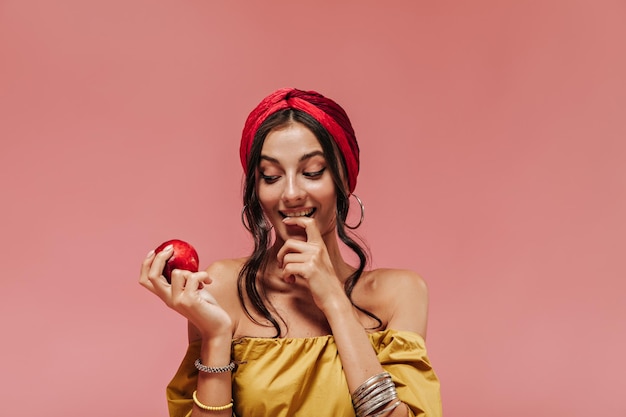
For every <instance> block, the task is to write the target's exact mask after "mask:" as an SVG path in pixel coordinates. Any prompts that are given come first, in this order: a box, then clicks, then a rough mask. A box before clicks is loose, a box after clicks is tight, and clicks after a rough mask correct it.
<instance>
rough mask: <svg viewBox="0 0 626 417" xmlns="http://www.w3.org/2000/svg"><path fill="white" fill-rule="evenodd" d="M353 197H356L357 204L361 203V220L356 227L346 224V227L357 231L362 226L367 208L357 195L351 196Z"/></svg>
mask: <svg viewBox="0 0 626 417" xmlns="http://www.w3.org/2000/svg"><path fill="white" fill-rule="evenodd" d="M350 195H352V196H354V198H355V199H356V201H357V203H359V207H360V208H361V218H360V219H359V222H358V223H357V224H356V225H355V226H349V225H347V224H346V227H347V228H348V229H350V230H355V229H358V228H359V226H360V225H361V223H363V219H365V206H363V202H362V201H361V199H360V198H359V197H358V196H357V195H356V194H354V193H353V194H350Z"/></svg>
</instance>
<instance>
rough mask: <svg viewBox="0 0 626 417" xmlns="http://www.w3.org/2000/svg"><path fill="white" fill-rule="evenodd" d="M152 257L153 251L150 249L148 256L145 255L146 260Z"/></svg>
mask: <svg viewBox="0 0 626 417" xmlns="http://www.w3.org/2000/svg"><path fill="white" fill-rule="evenodd" d="M152 255H154V249H152V250H151V251H150V252H148V254H147V255H146V258H149V257H151V256H152Z"/></svg>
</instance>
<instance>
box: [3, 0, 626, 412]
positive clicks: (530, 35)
mask: <svg viewBox="0 0 626 417" xmlns="http://www.w3.org/2000/svg"><path fill="white" fill-rule="evenodd" d="M251 3H253V2H248V3H246V4H245V6H244V5H242V2H211V1H164V0H160V1H155V0H123V1H122V0H109V1H82V0H80V1H79V0H60V1H55V2H50V1H37V0H4V1H2V2H0V140H1V141H2V142H1V143H2V148H1V150H0V187H1V198H2V204H1V205H0V219H1V220H0V222H1V227H0V236H1V237H2V238H1V239H0V256H1V259H2V265H3V271H2V272H3V274H2V278H1V280H0V294H1V297H2V302H1V303H0V328H1V329H2V334H3V335H2V344H1V347H0V349H1V352H2V355H0V384H1V385H0V404H1V406H0V408H1V409H2V414H3V415H50V416H56V415H67V416H75V415H76V416H78V415H90V416H112V415H116V416H130V415H137V416H144V415H145V416H164V415H165V414H166V411H165V403H164V395H163V394H164V386H165V384H166V383H167V381H168V379H169V377H170V376H171V375H172V374H173V372H174V371H175V369H176V367H177V365H178V361H179V359H180V357H181V355H182V353H183V351H184V349H185V326H184V321H183V320H182V319H181V318H179V317H177V316H175V315H174V314H173V313H170V312H169V311H168V310H167V309H166V308H165V307H164V306H163V305H162V304H161V303H160V301H159V300H157V299H156V298H155V297H153V296H151V295H150V294H149V293H148V292H147V291H145V290H143V289H142V288H141V287H140V286H139V285H138V284H137V282H136V280H137V271H138V268H139V263H140V261H141V259H142V257H143V256H144V255H145V253H146V252H147V251H148V250H149V249H151V248H152V247H154V246H156V244H158V243H160V242H161V241H162V240H165V239H167V238H171V237H181V238H184V239H187V240H189V241H191V242H193V243H194V244H195V245H196V246H197V248H198V250H199V252H200V254H201V262H202V263H203V264H204V265H206V264H208V263H209V262H210V261H211V260H213V259H217V258H222V257H230V256H238V255H242V254H245V253H246V252H247V249H248V246H249V244H248V241H247V239H246V236H245V234H244V232H243V229H242V227H241V226H240V223H239V210H240V202H239V192H240V180H241V172H240V167H239V162H238V155H237V148H238V136H239V133H240V131H241V127H242V125H243V121H244V118H245V116H246V115H247V112H248V111H249V110H250V109H251V108H252V107H253V106H254V105H255V104H256V102H257V101H258V100H259V99H260V98H261V97H262V96H263V95H265V94H266V93H269V92H270V91H272V90H273V89H275V88H278V87H283V86H296V87H300V88H311V89H317V90H319V91H321V92H323V93H325V94H327V95H328V96H330V97H333V98H335V99H337V100H338V101H339V102H340V103H342V104H343V105H344V106H345V107H346V108H347V109H348V112H349V114H350V115H351V116H352V118H353V122H354V124H355V126H356V129H357V133H358V135H359V137H360V141H361V148H362V158H363V159H362V161H363V162H362V174H361V176H360V183H359V185H358V187H357V194H359V195H360V197H361V198H362V199H363V200H364V202H365V203H366V205H367V219H366V225H365V227H364V228H363V230H362V232H363V235H364V236H365V238H366V239H367V241H368V242H369V244H370V246H371V248H372V251H373V253H374V265H375V266H397V267H406V268H411V269H414V270H416V271H418V272H420V273H421V274H422V275H423V276H424V277H425V278H426V279H427V281H428V282H429V284H430V289H431V320H430V330H429V339H428V344H429V349H430V354H431V358H432V360H433V362H434V364H435V366H436V368H437V370H438V373H439V375H440V377H441V380H442V387H443V399H444V409H445V414H446V416H450V417H454V416H481V417H488V416H494V417H495V416H508V417H517V416H519V417H526V416H528V415H533V416H558V415H568V416H588V415H594V416H603V417H607V416H624V415H626V400H625V399H624V394H623V386H624V383H623V373H624V370H625V369H626V360H625V359H624V357H625V356H624V352H625V351H626V334H625V331H624V329H625V326H624V319H625V318H626V303H624V301H623V294H624V293H625V291H626V284H625V282H626V280H625V279H624V278H626V274H625V273H626V266H625V262H624V256H623V253H624V249H625V247H626V245H625V243H626V242H625V240H626V238H625V236H626V221H625V220H624V213H625V212H626V193H625V191H626V168H625V162H626V143H625V138H626V121H625V119H626V117H625V114H624V113H625V110H626V76H625V75H624V74H626V56H625V55H626V52H625V51H626V4H625V3H624V2H623V1H617V0H615V1H569V0H563V1H550V0H547V1H546V0H541V1H540V0H537V1H526V2H503V1H499V0H491V1H488V0H483V1H473V2H468V1H461V0H457V1H438V2H425V1H400V2H391V3H385V4H386V6H382V4H383V2H380V1H352V2H334V1H317V2H311V3H310V4H307V3H306V2H288V1H266V2H254V3H255V5H252V4H251ZM313 4H315V6H313Z"/></svg>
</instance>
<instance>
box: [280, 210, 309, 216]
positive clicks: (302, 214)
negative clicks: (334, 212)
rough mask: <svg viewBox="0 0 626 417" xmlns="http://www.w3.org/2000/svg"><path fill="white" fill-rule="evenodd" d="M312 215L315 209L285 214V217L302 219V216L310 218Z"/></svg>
mask: <svg viewBox="0 0 626 417" xmlns="http://www.w3.org/2000/svg"><path fill="white" fill-rule="evenodd" d="M311 213H313V209H308V210H302V211H296V212H292V213H285V217H302V216H308V215H309V214H311Z"/></svg>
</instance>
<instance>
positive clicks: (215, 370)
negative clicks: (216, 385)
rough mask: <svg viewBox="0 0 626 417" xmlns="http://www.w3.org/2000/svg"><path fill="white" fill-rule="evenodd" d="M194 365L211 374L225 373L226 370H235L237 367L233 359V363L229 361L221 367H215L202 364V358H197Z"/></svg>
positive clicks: (199, 369)
mask: <svg viewBox="0 0 626 417" xmlns="http://www.w3.org/2000/svg"><path fill="white" fill-rule="evenodd" d="M194 365H195V366H196V369H197V370H198V371H202V372H206V373H209V374H223V373H224V372H231V371H234V370H235V368H236V367H237V364H235V362H234V361H231V363H229V364H228V365H226V366H220V367H217V368H214V367H212V366H206V365H202V362H200V359H196V361H195V362H194Z"/></svg>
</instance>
